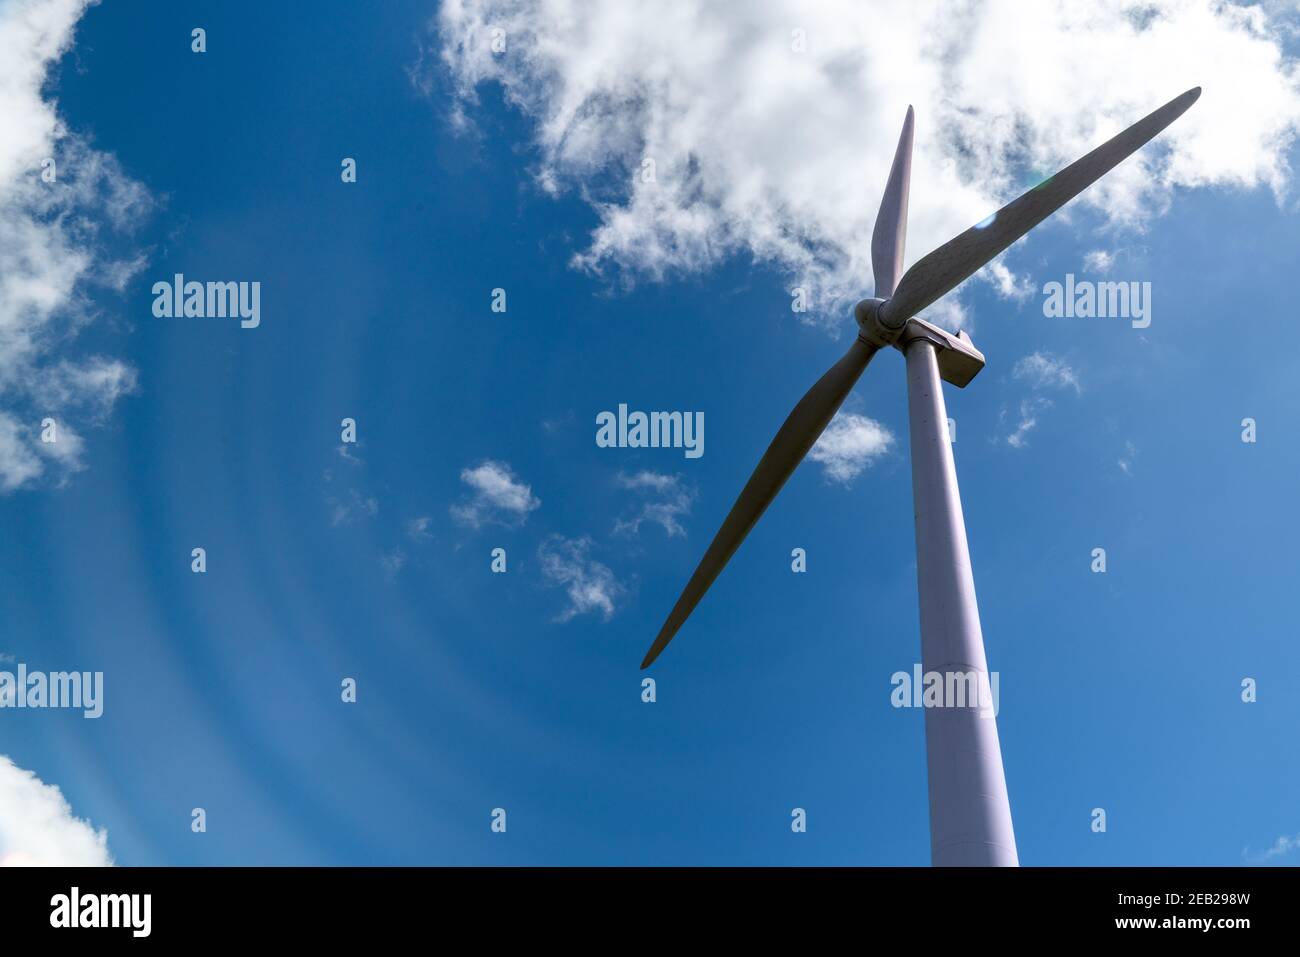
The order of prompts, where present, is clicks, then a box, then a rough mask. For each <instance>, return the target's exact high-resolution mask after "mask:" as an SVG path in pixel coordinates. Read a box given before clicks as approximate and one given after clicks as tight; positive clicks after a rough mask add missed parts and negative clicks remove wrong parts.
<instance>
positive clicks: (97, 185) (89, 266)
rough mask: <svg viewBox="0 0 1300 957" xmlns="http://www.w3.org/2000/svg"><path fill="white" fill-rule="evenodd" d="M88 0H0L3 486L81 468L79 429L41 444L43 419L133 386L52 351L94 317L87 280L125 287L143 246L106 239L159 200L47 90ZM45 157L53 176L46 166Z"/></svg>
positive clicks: (95, 406) (106, 361) (108, 367)
mask: <svg viewBox="0 0 1300 957" xmlns="http://www.w3.org/2000/svg"><path fill="white" fill-rule="evenodd" d="M87 5H88V4H87V3H86V2H84V0H10V2H6V3H4V4H3V5H0V128H3V129H4V136H3V137H0V491H12V490H14V489H16V488H20V487H23V486H25V485H29V484H32V483H34V482H35V481H37V480H38V479H40V478H41V476H43V475H45V474H46V473H47V471H49V470H53V472H54V474H56V475H57V476H59V477H65V476H67V475H68V474H70V473H71V472H75V471H77V470H78V469H79V468H81V467H82V465H81V461H82V443H81V442H80V441H76V442H72V441H69V442H68V443H67V444H66V445H63V446H61V447H59V448H51V449H41V448H40V441H39V428H38V425H39V423H40V421H41V420H42V419H43V418H45V417H47V416H49V417H52V418H54V419H56V420H57V421H58V422H59V424H60V428H61V432H62V433H63V434H66V435H69V436H75V435H76V433H75V432H73V431H72V430H71V428H70V427H69V425H68V423H69V421H70V420H71V421H78V422H84V423H89V424H94V423H97V422H98V421H100V420H101V419H102V418H103V417H105V416H107V415H108V414H109V413H110V412H111V411H112V408H113V406H114V404H115V403H116V402H117V400H118V399H119V398H120V397H121V396H122V395H124V394H126V393H127V392H130V391H131V390H132V389H133V388H134V386H135V372H134V371H133V370H132V369H131V368H130V367H129V366H127V365H125V364H124V363H122V362H121V361H119V360H117V359H112V358H108V357H105V356H98V355H90V356H80V357H70V356H67V355H61V356H56V355H55V352H56V351H59V352H65V351H66V350H67V349H68V348H69V346H70V344H71V343H72V342H74V341H75V338H76V335H77V333H78V332H79V331H80V329H81V328H82V327H84V326H85V325H86V324H87V323H89V322H90V321H92V319H93V318H94V308H93V307H92V306H91V304H90V300H89V298H88V292H89V290H90V288H91V287H94V286H99V287H106V288H109V289H113V290H116V291H118V292H121V291H122V290H123V289H124V288H125V286H126V284H127V282H129V280H130V279H131V277H132V276H134V275H135V274H136V273H137V272H138V271H139V270H140V269H141V268H142V267H143V264H144V257H143V255H142V254H141V253H140V252H139V251H135V250H132V251H125V252H121V253H120V254H119V255H116V256H114V255H112V254H110V252H109V251H108V246H109V242H108V241H109V240H110V239H112V238H114V237H116V236H119V235H120V234H124V233H126V232H128V231H129V230H130V228H131V227H132V226H133V224H135V223H136V222H138V220H139V219H140V218H141V216H142V215H143V214H144V213H145V212H146V211H147V210H148V209H149V208H150V206H151V204H152V201H151V199H150V197H149V195H148V194H147V192H146V191H145V190H144V189H143V187H141V186H140V185H139V184H138V183H135V182H133V181H132V180H131V179H129V178H128V177H127V176H126V175H124V174H123V172H122V171H121V169H120V168H119V167H118V164H117V161H116V160H115V159H114V158H113V157H112V156H110V155H108V154H105V153H101V152H98V151H96V150H94V149H92V148H91V147H90V146H89V145H88V144H87V142H86V141H85V140H84V139H82V138H81V137H79V136H77V135H76V134H75V133H73V132H71V131H70V130H68V129H67V127H66V126H65V125H64V123H63V121H62V120H61V119H60V118H59V116H58V113H57V109H56V107H57V104H56V103H55V101H54V100H53V99H52V98H50V97H48V96H46V95H45V93H44V87H45V84H46V82H47V80H48V78H49V70H50V66H51V64H53V63H54V62H56V61H57V60H58V59H59V58H60V57H61V56H62V55H63V54H64V53H65V52H66V51H67V50H68V48H69V47H70V46H71V45H72V41H73V32H74V29H75V27H76V24H77V21H78V20H79V19H80V17H81V14H82V13H83V12H84V10H85V8H86V6H87ZM47 159H53V161H54V163H55V165H54V167H53V170H54V173H55V179H54V182H46V181H44V179H43V178H42V175H41V174H42V171H43V169H45V166H44V164H45V162H46V160H47ZM117 245H121V244H120V243H118V244H117ZM61 438H62V436H61ZM41 453H44V454H41ZM50 453H57V454H50Z"/></svg>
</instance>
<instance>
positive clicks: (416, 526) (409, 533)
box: [406, 515, 433, 542]
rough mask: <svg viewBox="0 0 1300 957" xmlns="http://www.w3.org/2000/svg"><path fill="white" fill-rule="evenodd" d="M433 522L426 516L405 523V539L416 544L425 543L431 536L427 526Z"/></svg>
mask: <svg viewBox="0 0 1300 957" xmlns="http://www.w3.org/2000/svg"><path fill="white" fill-rule="evenodd" d="M432 522H433V520H432V519H431V518H429V516H428V515H420V516H418V517H416V518H413V519H411V520H410V521H409V522H407V523H406V537H407V538H409V539H411V540H412V541H416V542H427V541H428V540H429V539H430V538H432V537H433V536H432V535H431V534H430V533H429V526H430V525H431V524H432Z"/></svg>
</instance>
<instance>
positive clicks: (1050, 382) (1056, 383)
mask: <svg viewBox="0 0 1300 957" xmlns="http://www.w3.org/2000/svg"><path fill="white" fill-rule="evenodd" d="M1011 375H1012V377H1013V378H1016V379H1019V380H1021V381H1022V382H1028V383H1029V385H1030V386H1031V387H1032V388H1035V389H1073V390H1074V392H1075V395H1078V394H1079V393H1081V392H1082V391H1083V386H1082V384H1081V383H1080V382H1079V376H1078V375H1077V374H1076V373H1075V371H1074V370H1073V369H1072V368H1070V366H1069V365H1068V364H1066V363H1065V362H1064V361H1063V360H1061V359H1058V358H1057V357H1056V356H1054V355H1051V354H1050V353H1047V352H1032V353H1030V354H1029V355H1027V356H1025V357H1024V358H1023V359H1021V360H1020V361H1019V362H1017V363H1016V364H1015V366H1013V367H1012V369H1011Z"/></svg>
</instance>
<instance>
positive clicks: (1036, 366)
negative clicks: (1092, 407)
mask: <svg viewBox="0 0 1300 957" xmlns="http://www.w3.org/2000/svg"><path fill="white" fill-rule="evenodd" d="M1011 377H1012V378H1013V379H1015V380H1016V381H1018V382H1023V383H1025V384H1026V385H1028V386H1029V390H1030V393H1029V395H1027V396H1025V397H1024V398H1023V399H1021V400H1020V403H1019V414H1018V416H1017V417H1016V422H1015V426H1014V427H1013V428H1012V429H1011V431H1010V432H1009V433H1007V434H1006V435H1004V436H1003V438H1004V440H1005V441H1006V443H1007V445H1009V446H1011V447H1012V448H1013V449H1023V448H1027V447H1028V445H1029V433H1030V432H1032V431H1033V430H1034V429H1036V428H1037V427H1038V425H1039V422H1040V420H1041V418H1042V415H1043V413H1044V412H1046V411H1047V410H1048V409H1050V408H1051V407H1052V400H1051V399H1049V398H1048V397H1047V396H1046V395H1044V393H1045V392H1053V391H1055V392H1061V391H1066V392H1073V393H1074V394H1075V395H1081V394H1082V393H1083V384H1082V383H1081V382H1080V381H1079V376H1078V374H1077V373H1076V372H1075V371H1074V369H1072V368H1071V367H1070V366H1069V364H1068V363H1066V362H1065V361H1064V360H1062V359H1060V358H1058V357H1056V356H1054V355H1052V354H1050V353H1047V352H1033V353H1030V354H1029V355H1027V356H1025V357H1024V358H1022V359H1021V360H1020V361H1019V362H1017V363H1016V364H1015V365H1014V366H1013V367H1012V369H1011ZM1000 419H1001V421H1003V422H1006V421H1007V419H1008V416H1007V412H1006V410H1005V409H1003V410H1002V413H1001V416H1000Z"/></svg>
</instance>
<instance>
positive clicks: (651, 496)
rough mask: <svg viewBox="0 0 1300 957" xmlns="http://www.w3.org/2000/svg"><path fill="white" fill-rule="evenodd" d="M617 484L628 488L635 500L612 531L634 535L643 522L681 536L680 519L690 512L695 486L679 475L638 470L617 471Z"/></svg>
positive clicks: (669, 533) (683, 533) (682, 531)
mask: <svg viewBox="0 0 1300 957" xmlns="http://www.w3.org/2000/svg"><path fill="white" fill-rule="evenodd" d="M617 482H618V485H619V487H620V488H624V489H628V490H629V491H631V492H632V493H633V494H634V495H636V496H637V498H638V501H637V503H636V504H635V506H634V507H633V509H632V510H631V512H630V513H628V514H627V515H626V516H625V517H623V518H620V519H618V521H617V522H615V523H614V531H615V533H620V534H632V535H635V534H636V533H637V532H639V531H640V530H641V526H642V525H643V524H644V523H646V522H653V523H654V524H656V525H658V526H660V527H661V528H662V529H663V530H664V531H665V532H666V533H667V534H668V535H669V536H684V535H685V534H686V530H685V529H684V528H683V527H682V524H681V519H683V518H685V517H686V516H687V515H689V514H690V513H691V504H692V503H693V502H694V501H695V489H694V488H691V487H688V486H687V485H686V484H685V482H683V480H682V477H681V476H680V475H667V474H662V473H659V472H650V471H641V472H637V473H636V474H634V475H627V474H624V473H622V472H620V473H619V475H618V479H617Z"/></svg>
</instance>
